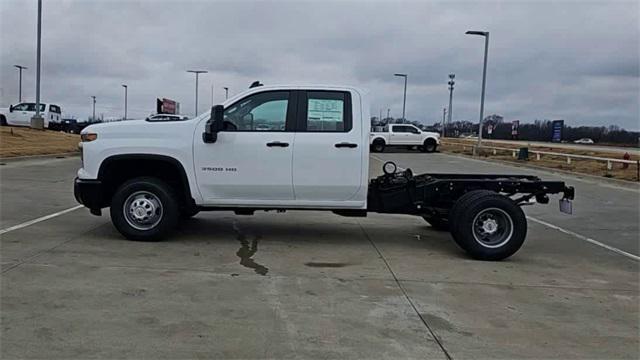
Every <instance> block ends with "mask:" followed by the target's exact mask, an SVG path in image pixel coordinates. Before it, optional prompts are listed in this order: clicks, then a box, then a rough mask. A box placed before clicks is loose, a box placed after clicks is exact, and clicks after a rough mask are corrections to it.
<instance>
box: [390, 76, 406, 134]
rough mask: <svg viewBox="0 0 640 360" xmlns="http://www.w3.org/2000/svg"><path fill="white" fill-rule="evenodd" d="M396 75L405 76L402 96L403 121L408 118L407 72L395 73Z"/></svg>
mask: <svg viewBox="0 0 640 360" xmlns="http://www.w3.org/2000/svg"><path fill="white" fill-rule="evenodd" d="M393 75H394V76H399V77H403V78H404V97H403V98H402V122H403V123H404V121H405V120H406V118H405V109H406V106H407V78H408V76H407V74H393Z"/></svg>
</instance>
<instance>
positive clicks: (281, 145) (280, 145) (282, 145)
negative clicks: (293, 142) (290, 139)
mask: <svg viewBox="0 0 640 360" xmlns="http://www.w3.org/2000/svg"><path fill="white" fill-rule="evenodd" d="M267 146H268V147H274V146H278V147H288V146H289V143H286V142H280V141H272V142H268V143H267Z"/></svg>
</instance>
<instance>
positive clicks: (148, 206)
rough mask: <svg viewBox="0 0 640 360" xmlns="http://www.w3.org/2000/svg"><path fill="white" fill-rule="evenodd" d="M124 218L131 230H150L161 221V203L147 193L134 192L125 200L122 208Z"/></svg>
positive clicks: (154, 196) (153, 195)
mask: <svg viewBox="0 0 640 360" xmlns="http://www.w3.org/2000/svg"><path fill="white" fill-rule="evenodd" d="M123 212H124V218H125V220H126V221H127V223H129V225H131V226H132V227H133V228H135V229H138V230H150V229H152V228H154V227H155V226H156V225H158V223H159V222H160V220H162V215H163V211H162V203H161V202H160V199H159V198H158V197H157V196H156V195H155V194H152V193H150V192H147V191H138V192H135V193H133V194H131V195H129V197H128V198H127V200H125V202H124V207H123Z"/></svg>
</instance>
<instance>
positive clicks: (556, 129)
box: [551, 120, 564, 142]
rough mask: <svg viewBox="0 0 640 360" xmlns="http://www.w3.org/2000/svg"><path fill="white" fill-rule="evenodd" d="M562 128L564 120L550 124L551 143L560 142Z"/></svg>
mask: <svg viewBox="0 0 640 360" xmlns="http://www.w3.org/2000/svg"><path fill="white" fill-rule="evenodd" d="M562 128H564V120H553V122H552V123H551V129H552V131H551V142H561V141H562Z"/></svg>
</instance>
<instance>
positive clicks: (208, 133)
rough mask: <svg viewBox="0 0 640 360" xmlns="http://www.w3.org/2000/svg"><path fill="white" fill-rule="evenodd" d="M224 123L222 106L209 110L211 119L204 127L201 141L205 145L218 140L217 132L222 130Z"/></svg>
mask: <svg viewBox="0 0 640 360" xmlns="http://www.w3.org/2000/svg"><path fill="white" fill-rule="evenodd" d="M223 121H224V106H222V105H216V106H214V107H212V108H211V118H210V119H209V121H207V124H206V125H205V126H204V132H203V133H202V141H204V142H206V143H214V142H216V141H217V140H218V132H220V130H222V123H223Z"/></svg>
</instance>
